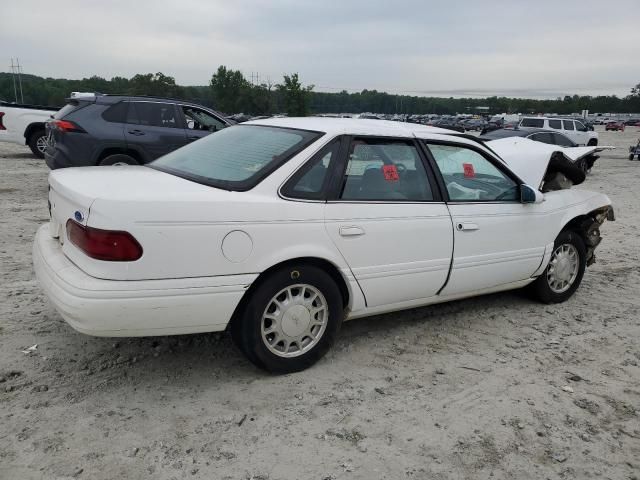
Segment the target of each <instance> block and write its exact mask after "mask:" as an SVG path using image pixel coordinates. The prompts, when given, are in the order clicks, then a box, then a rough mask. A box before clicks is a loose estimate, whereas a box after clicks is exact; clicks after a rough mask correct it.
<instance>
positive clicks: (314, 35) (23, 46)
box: [0, 0, 640, 97]
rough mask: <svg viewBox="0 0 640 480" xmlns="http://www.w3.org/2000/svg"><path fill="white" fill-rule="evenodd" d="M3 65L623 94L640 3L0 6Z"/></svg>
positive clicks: (330, 86) (637, 39) (422, 0)
mask: <svg viewBox="0 0 640 480" xmlns="http://www.w3.org/2000/svg"><path fill="white" fill-rule="evenodd" d="M0 52H1V56H2V57H3V58H1V59H0V60H1V61H2V62H4V64H5V65H6V66H5V65H3V66H2V67H0V70H4V71H9V70H10V69H9V68H8V65H9V63H10V58H11V57H12V56H13V57H19V58H20V62H21V64H22V65H23V66H24V72H25V73H33V74H36V75H42V76H53V77H65V78H82V77H88V76H91V75H100V76H103V77H106V78H111V77H112V76H115V75H120V76H127V77H129V76H132V75H134V74H136V73H146V72H158V71H160V72H163V73H165V74H167V75H171V76H173V77H175V79H176V81H177V82H178V83H179V84H183V85H204V84H207V83H208V82H209V79H210V78H211V74H212V73H213V72H214V71H215V69H216V68H217V67H218V65H221V64H222V65H227V66H228V67H230V68H234V69H239V70H242V71H243V73H245V75H246V77H247V78H248V79H249V80H251V73H252V72H257V73H259V74H260V80H261V81H264V80H266V79H267V78H269V77H270V78H271V80H272V81H273V82H275V83H277V82H278V81H280V80H281V78H282V74H283V73H290V72H298V73H299V74H300V76H301V78H302V81H303V82H304V83H305V84H314V85H315V86H316V90H319V91H339V90H341V89H346V90H349V91H359V90H362V89H364V88H367V89H377V90H384V91H389V92H397V93H407V94H412V95H441V96H466V95H472V96H486V95H494V94H498V95H507V96H521V97H556V96H562V95H565V94H573V93H578V94H617V95H622V96H624V95H627V94H628V93H629V90H630V88H631V87H632V86H633V85H635V84H637V83H639V82H640V0H615V1H611V0H609V1H606V0H553V1H548V0H447V1H429V0H406V1H405V0H394V1H389V0H379V1H378V0H340V1H333V0H309V1H307V0H265V1H258V0H255V1H248V0H102V1H93V0H76V1H74V0H55V1H51V0H47V1H36V0H20V1H12V0H0Z"/></svg>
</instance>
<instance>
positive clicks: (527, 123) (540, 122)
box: [520, 118, 544, 128]
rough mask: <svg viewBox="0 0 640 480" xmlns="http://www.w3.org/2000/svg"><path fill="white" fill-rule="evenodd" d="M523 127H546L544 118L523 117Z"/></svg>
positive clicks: (521, 124)
mask: <svg viewBox="0 0 640 480" xmlns="http://www.w3.org/2000/svg"><path fill="white" fill-rule="evenodd" d="M520 126H521V127H535V128H543V127H544V118H523V119H522V122H520Z"/></svg>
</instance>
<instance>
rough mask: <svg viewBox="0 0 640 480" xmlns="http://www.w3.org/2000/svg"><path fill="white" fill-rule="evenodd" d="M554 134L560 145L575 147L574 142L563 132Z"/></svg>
mask: <svg viewBox="0 0 640 480" xmlns="http://www.w3.org/2000/svg"><path fill="white" fill-rule="evenodd" d="M553 136H554V138H555V144H556V145H560V146H561V147H573V142H572V141H571V140H569V139H568V138H567V137H565V136H564V135H562V134H561V133H554V134H553Z"/></svg>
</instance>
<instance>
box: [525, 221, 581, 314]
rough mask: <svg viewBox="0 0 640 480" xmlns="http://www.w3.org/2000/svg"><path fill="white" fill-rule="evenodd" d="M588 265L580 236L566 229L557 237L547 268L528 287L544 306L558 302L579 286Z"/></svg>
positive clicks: (569, 295) (566, 297)
mask: <svg viewBox="0 0 640 480" xmlns="http://www.w3.org/2000/svg"><path fill="white" fill-rule="evenodd" d="M586 265H587V249H586V247H585V245H584V241H583V240H582V237H580V235H578V234H577V233H576V232H574V231H571V230H565V231H563V232H561V233H560V235H558V238H556V241H555V243H554V246H553V253H552V254H551V259H550V260H549V265H547V268H546V269H545V271H544V273H543V274H542V275H540V276H539V277H538V278H537V279H536V281H535V282H533V283H532V284H531V291H532V292H533V294H534V296H535V297H536V298H537V299H538V300H540V301H541V302H543V303H561V302H564V301H565V300H567V299H568V298H569V297H571V295H573V293H574V292H575V291H576V290H577V289H578V287H579V286H580V282H581V281H582V276H583V275H584V270H585V268H586Z"/></svg>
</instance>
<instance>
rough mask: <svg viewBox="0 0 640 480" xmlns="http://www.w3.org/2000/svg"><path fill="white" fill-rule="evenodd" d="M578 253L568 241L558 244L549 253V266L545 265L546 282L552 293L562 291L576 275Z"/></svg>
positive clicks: (578, 259)
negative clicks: (550, 253) (551, 253)
mask: <svg viewBox="0 0 640 480" xmlns="http://www.w3.org/2000/svg"><path fill="white" fill-rule="evenodd" d="M579 266H580V255H579V254H578V250H576V247H574V246H573V245H571V244H570V243H565V244H563V245H560V246H559V247H558V248H556V249H555V251H554V252H553V255H551V261H550V262H549V267H547V283H548V284H549V288H550V289H551V291H552V292H554V293H564V292H566V291H567V290H569V288H571V285H573V282H575V280H576V277H577V276H578V268H579Z"/></svg>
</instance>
